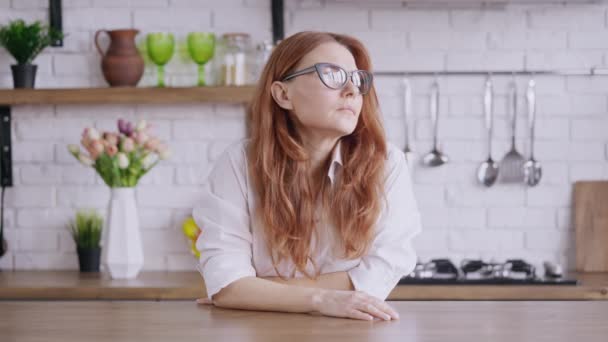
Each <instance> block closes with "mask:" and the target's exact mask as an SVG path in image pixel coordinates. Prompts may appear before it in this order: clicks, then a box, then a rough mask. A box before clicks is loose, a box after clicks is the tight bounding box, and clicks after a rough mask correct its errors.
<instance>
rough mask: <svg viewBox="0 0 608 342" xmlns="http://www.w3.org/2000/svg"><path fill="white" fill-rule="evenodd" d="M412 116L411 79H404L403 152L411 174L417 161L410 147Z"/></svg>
mask: <svg viewBox="0 0 608 342" xmlns="http://www.w3.org/2000/svg"><path fill="white" fill-rule="evenodd" d="M411 114H412V85H411V84H410V81H409V79H407V78H404V79H403V121H404V123H405V127H404V129H405V148H404V149H403V152H404V153H405V160H406V161H407V164H408V165H409V166H410V172H411V169H412V167H413V166H414V162H415V160H416V159H417V155H416V153H415V152H414V151H413V150H412V148H411V146H410V125H409V124H410V119H411Z"/></svg>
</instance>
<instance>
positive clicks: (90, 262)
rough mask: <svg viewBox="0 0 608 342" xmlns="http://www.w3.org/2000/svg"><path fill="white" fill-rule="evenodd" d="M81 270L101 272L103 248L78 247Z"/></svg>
mask: <svg viewBox="0 0 608 342" xmlns="http://www.w3.org/2000/svg"><path fill="white" fill-rule="evenodd" d="M76 251H77V252H78V264H79V265H80V272H99V260H100V258H101V248H100V247H98V248H80V247H78V248H76Z"/></svg>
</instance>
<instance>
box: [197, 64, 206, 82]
mask: <svg viewBox="0 0 608 342" xmlns="http://www.w3.org/2000/svg"><path fill="white" fill-rule="evenodd" d="M198 85H199V87H202V86H204V85H205V64H199V65H198Z"/></svg>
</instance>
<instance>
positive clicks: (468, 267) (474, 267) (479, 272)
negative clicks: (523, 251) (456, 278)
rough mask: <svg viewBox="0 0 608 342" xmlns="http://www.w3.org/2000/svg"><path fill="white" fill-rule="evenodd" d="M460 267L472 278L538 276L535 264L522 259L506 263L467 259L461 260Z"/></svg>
mask: <svg viewBox="0 0 608 342" xmlns="http://www.w3.org/2000/svg"><path fill="white" fill-rule="evenodd" d="M460 267H461V269H462V272H463V273H464V276H465V277H466V278H471V279H483V278H494V279H500V278H506V279H533V278H535V277H536V271H535V269H534V266H533V265H531V264H529V263H527V262H526V261H524V260H521V259H509V260H507V261H506V262H504V263H497V262H489V263H488V262H484V261H482V260H470V259H465V260H463V261H462V262H461V266H460Z"/></svg>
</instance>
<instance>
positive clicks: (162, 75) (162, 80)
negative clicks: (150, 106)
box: [158, 65, 165, 88]
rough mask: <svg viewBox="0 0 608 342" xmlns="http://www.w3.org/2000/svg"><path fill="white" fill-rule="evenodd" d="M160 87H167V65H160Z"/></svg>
mask: <svg viewBox="0 0 608 342" xmlns="http://www.w3.org/2000/svg"><path fill="white" fill-rule="evenodd" d="M158 87H159V88H164V87H165V66H164V65H159V66H158Z"/></svg>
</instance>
